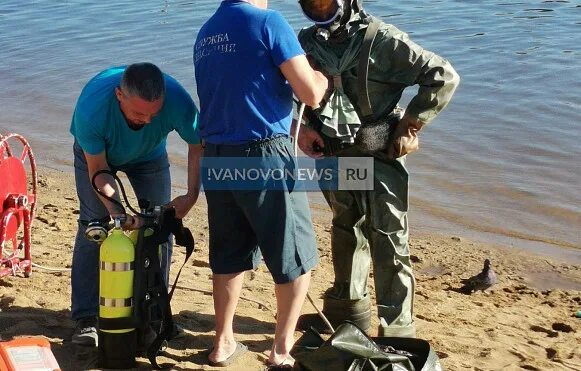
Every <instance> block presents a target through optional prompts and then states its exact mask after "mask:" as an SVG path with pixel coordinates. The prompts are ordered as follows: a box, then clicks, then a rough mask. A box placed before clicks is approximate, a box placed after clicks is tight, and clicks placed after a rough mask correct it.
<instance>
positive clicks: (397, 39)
mask: <svg viewBox="0 0 581 371" xmlns="http://www.w3.org/2000/svg"><path fill="white" fill-rule="evenodd" d="M299 3H300V5H301V8H302V10H303V13H304V14H305V16H306V17H307V18H308V19H310V20H311V21H313V22H314V23H315V25H314V26H311V27H308V28H305V29H303V30H301V32H300V34H299V40H300V42H301V45H302V47H303V49H304V50H305V52H306V54H307V56H308V58H309V60H310V61H311V63H312V64H313V65H314V66H315V68H316V69H317V70H320V71H322V72H323V73H325V74H326V75H327V76H328V78H329V80H332V82H333V89H331V91H330V92H329V94H328V96H327V100H326V103H325V104H323V105H322V106H321V107H320V108H318V109H316V110H307V111H308V112H307V114H306V115H305V116H306V118H305V122H306V125H303V126H302V127H301V129H300V134H299V141H298V142H299V143H298V144H299V146H300V148H301V150H302V151H303V152H305V153H306V154H307V155H309V156H311V157H320V156H338V157H369V156H372V157H373V159H374V175H373V184H374V189H373V190H372V191H347V190H337V191H323V194H324V196H325V199H326V200H327V203H328V204H329V206H330V207H331V210H332V211H333V224H332V229H331V249H332V254H333V268H334V271H335V280H334V284H333V286H332V287H331V288H329V289H328V290H327V291H326V292H325V296H324V306H323V313H325V315H326V316H327V317H328V318H329V320H330V321H331V323H332V324H334V325H337V324H338V323H340V322H342V321H343V320H352V321H354V322H355V323H356V324H358V325H359V326H360V327H361V328H363V329H364V330H368V329H369V327H370V318H371V316H370V313H371V311H370V299H369V295H368V290H367V279H368V275H369V267H370V263H373V271H374V281H375V289H376V296H377V300H376V301H377V311H378V316H379V319H380V326H379V331H378V334H379V336H400V337H414V336H415V324H414V320H413V301H414V299H413V295H414V286H415V279H414V275H413V272H412V266H411V261H410V251H409V247H408V220H407V211H408V172H407V170H406V167H405V158H406V155H407V154H408V153H410V152H413V151H415V150H416V149H417V148H418V133H419V131H420V130H421V128H422V127H423V126H424V125H426V124H428V123H429V122H430V121H432V120H433V119H434V118H435V117H436V116H437V115H438V113H440V111H441V110H442V109H443V108H444V107H445V106H446V105H447V104H448V102H449V101H450V99H451V98H452V95H453V94H454V91H455V89H456V87H457V86H458V83H459V81H460V79H459V76H458V74H457V73H456V71H455V70H454V69H453V68H452V66H451V65H450V63H449V62H448V61H447V60H446V59H444V58H441V57H439V56H438V55H436V54H434V53H432V52H430V51H427V50H424V49H423V48H422V47H420V46H419V45H417V44H415V43H414V42H413V41H411V40H410V39H409V38H408V35H407V34H406V33H404V32H402V31H400V30H398V29H397V28H396V27H394V26H392V25H389V24H385V23H383V22H381V21H379V20H378V19H376V18H374V17H371V16H369V15H368V14H366V13H365V12H364V11H363V8H362V5H361V0H345V1H341V0H300V1H299ZM372 24H373V26H371V25H372ZM368 28H369V30H368ZM360 56H361V57H360ZM361 59H363V62H361ZM366 75H367V78H365V76H366ZM413 85H418V86H419V90H418V93H417V95H416V96H415V97H414V98H413V99H412V100H411V101H410V103H409V105H408V106H407V109H405V114H404V113H403V112H404V111H403V110H402V109H401V108H400V107H398V102H399V100H400V98H401V95H402V93H403V91H404V89H405V88H407V87H409V86H413ZM402 115H403V117H402ZM315 323H316V320H315V317H313V315H305V316H303V317H302V318H301V320H300V322H299V327H300V328H308V327H309V326H310V325H313V324H315ZM317 327H319V328H321V327H320V326H317ZM321 329H322V328H321Z"/></svg>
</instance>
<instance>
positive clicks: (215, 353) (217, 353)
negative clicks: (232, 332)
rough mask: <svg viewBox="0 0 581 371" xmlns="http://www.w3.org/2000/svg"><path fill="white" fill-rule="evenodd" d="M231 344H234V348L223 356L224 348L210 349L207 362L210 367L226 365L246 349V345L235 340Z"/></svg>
mask: <svg viewBox="0 0 581 371" xmlns="http://www.w3.org/2000/svg"><path fill="white" fill-rule="evenodd" d="M231 345H234V347H233V348H234V350H233V351H231V352H230V355H229V356H226V357H225V358H222V357H224V354H223V353H224V351H226V349H224V350H223V351H222V350H221V349H216V348H214V349H212V351H211V352H210V354H209V355H208V364H209V365H210V366H212V367H226V366H229V365H231V364H232V363H234V361H236V360H237V359H238V358H239V357H240V356H241V355H243V354H244V353H246V352H247V351H248V348H247V347H246V345H244V344H242V343H239V342H235V343H234V344H231ZM226 354H228V353H226Z"/></svg>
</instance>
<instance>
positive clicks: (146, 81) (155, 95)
mask: <svg viewBox="0 0 581 371" xmlns="http://www.w3.org/2000/svg"><path fill="white" fill-rule="evenodd" d="M121 90H122V91H123V92H124V93H125V94H127V95H129V96H132V97H134V96H137V97H139V98H141V99H144V100H146V101H148V102H153V101H156V100H158V99H160V98H163V96H164V94H165V81H164V79H163V73H162V72H161V70H160V69H159V68H158V67H157V66H156V65H154V64H152V63H134V64H132V65H130V66H128V67H127V68H126V69H125V72H123V77H122V78H121Z"/></svg>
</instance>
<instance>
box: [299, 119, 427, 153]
mask: <svg viewBox="0 0 581 371" xmlns="http://www.w3.org/2000/svg"><path fill="white" fill-rule="evenodd" d="M422 126H423V124H422V123H421V122H420V121H418V120H417V119H415V118H413V117H410V116H406V115H404V117H403V118H402V119H401V120H400V122H399V123H398V124H397V126H396V127H395V130H394V132H393V134H392V137H391V139H390V141H389V145H388V147H387V156H388V157H389V158H390V159H392V160H395V159H396V158H398V157H401V156H404V155H407V154H408V153H412V152H414V151H416V150H417V149H418V148H419V146H420V139H419V137H418V133H419V131H420V129H421V128H422ZM299 144H300V142H299Z"/></svg>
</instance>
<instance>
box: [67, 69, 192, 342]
mask: <svg viewBox="0 0 581 371" xmlns="http://www.w3.org/2000/svg"><path fill="white" fill-rule="evenodd" d="M197 123H198V110H197V108H196V106H195V105H194V102H193V101H192V98H191V97H190V95H189V94H188V93H187V92H186V91H185V89H184V88H183V87H182V86H181V85H180V84H179V83H178V82H177V81H176V80H175V79H173V78H172V77H171V76H169V75H166V74H163V73H162V72H161V71H160V69H159V68H158V67H157V66H155V65H153V64H151V63H136V64H132V65H130V66H122V67H113V68H109V69H107V70H105V71H103V72H101V73H99V74H98V75H97V76H95V77H94V78H93V79H91V80H90V81H89V82H88V83H87V85H86V86H85V87H84V88H83V91H82V92H81V95H80V97H79V99H78V101H77V105H76V107H75V112H74V114H73V119H72V122H71V128H70V132H71V134H72V135H73V136H74V138H75V142H74V145H73V153H74V166H75V181H76V188H77V195H78V197H79V202H80V217H79V229H78V232H77V237H76V240H75V247H74V252H73V264H72V275H71V284H72V295H71V301H72V309H71V312H72V317H73V319H74V320H76V321H77V327H76V329H75V332H74V334H73V337H72V341H73V343H76V344H81V345H90V346H95V345H96V343H97V331H96V323H97V314H98V308H99V247H98V245H97V244H96V243H95V242H91V241H89V240H88V239H87V238H86V237H85V230H86V227H87V222H88V221H90V220H95V219H102V220H109V218H110V217H113V218H114V217H117V216H122V215H121V214H122V213H123V212H124V211H123V210H120V208H119V207H118V206H117V205H115V204H114V203H112V202H111V201H109V200H107V199H105V198H103V197H101V196H100V195H97V193H96V192H94V190H93V187H92V185H91V179H92V177H93V175H94V174H95V173H96V172H97V171H99V170H106V169H108V170H111V171H113V172H117V171H122V172H124V173H125V174H126V175H127V177H128V178H129V181H130V182H131V185H132V187H133V190H134V191H135V194H136V196H137V198H138V199H147V200H149V201H150V202H151V204H152V206H153V205H165V204H168V203H169V204H170V205H171V206H173V207H175V211H176V217H178V218H183V217H184V216H185V215H186V214H187V213H188V211H189V210H190V209H191V208H192V206H193V205H194V204H195V203H196V200H197V198H198V195H199V191H200V181H199V159H200V156H201V153H202V149H201V145H200V144H199V143H200V139H199V135H198V129H197ZM173 130H175V131H177V132H178V134H179V135H180V137H181V138H182V139H183V140H184V141H186V142H187V143H188V191H187V193H186V194H185V195H181V196H178V197H176V198H175V199H174V200H173V201H171V202H170V200H171V199H170V197H171V179H170V172H169V162H168V157H167V152H166V148H165V147H166V138H167V135H168V134H169V133H170V132H171V131H173ZM95 183H96V185H97V186H98V187H99V189H100V190H101V192H104V193H105V194H106V195H107V196H109V197H113V198H114V199H117V201H119V191H118V188H117V185H116V183H115V181H114V180H113V179H112V177H110V176H108V175H101V176H98V177H96V178H95ZM142 224H143V221H142V220H141V219H140V218H139V217H137V216H131V215H126V222H125V225H124V226H123V227H124V228H125V229H138V228H139V227H141V226H142ZM164 245H165V246H164V247H163V248H162V259H161V260H162V262H161V264H162V272H165V282H166V284H167V282H168V276H169V265H170V262H171V252H172V246H171V241H168V243H166V244H164Z"/></svg>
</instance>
